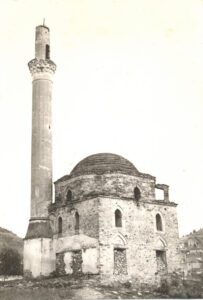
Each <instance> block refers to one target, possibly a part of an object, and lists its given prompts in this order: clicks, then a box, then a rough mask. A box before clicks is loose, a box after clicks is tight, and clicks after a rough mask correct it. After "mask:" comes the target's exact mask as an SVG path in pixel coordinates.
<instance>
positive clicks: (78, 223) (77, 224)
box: [75, 212, 80, 234]
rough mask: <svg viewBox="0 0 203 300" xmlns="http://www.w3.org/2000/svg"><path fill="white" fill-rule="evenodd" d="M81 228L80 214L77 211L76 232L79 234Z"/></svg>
mask: <svg viewBox="0 0 203 300" xmlns="http://www.w3.org/2000/svg"><path fill="white" fill-rule="evenodd" d="M79 229H80V216H79V213H78V212H76V213H75V234H79Z"/></svg>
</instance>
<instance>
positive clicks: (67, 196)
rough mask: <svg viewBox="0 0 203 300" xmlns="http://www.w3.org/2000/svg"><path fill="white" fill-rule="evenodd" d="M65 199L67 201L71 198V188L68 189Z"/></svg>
mask: <svg viewBox="0 0 203 300" xmlns="http://www.w3.org/2000/svg"><path fill="white" fill-rule="evenodd" d="M66 200H67V202H69V201H71V200H72V192H71V190H68V192H67V194H66Z"/></svg>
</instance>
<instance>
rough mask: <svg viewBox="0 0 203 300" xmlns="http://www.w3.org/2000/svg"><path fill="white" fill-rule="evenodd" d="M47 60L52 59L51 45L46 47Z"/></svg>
mask: <svg viewBox="0 0 203 300" xmlns="http://www.w3.org/2000/svg"><path fill="white" fill-rule="evenodd" d="M45 58H46V59H50V48H49V45H46V55H45Z"/></svg>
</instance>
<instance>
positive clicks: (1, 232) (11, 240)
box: [0, 227, 23, 256]
mask: <svg viewBox="0 0 203 300" xmlns="http://www.w3.org/2000/svg"><path fill="white" fill-rule="evenodd" d="M3 248H12V249H15V250H17V251H18V252H19V254H20V255H21V256H23V239H21V238H20V237H18V236H17V235H16V234H14V233H13V232H12V231H9V230H7V229H5V228H2V227H0V252H1V251H2V249H3Z"/></svg>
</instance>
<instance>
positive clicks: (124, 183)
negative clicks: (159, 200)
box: [55, 173, 155, 206]
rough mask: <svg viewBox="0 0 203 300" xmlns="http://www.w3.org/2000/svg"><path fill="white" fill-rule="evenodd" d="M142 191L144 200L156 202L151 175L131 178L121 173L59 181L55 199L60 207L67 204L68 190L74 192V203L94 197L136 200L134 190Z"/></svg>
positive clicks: (153, 181)
mask: <svg viewBox="0 0 203 300" xmlns="http://www.w3.org/2000/svg"><path fill="white" fill-rule="evenodd" d="M136 186H137V187H138V188H139V189H140V191H141V199H140V200H141V201H142V200H148V201H150V200H155V177H153V176H150V175H145V176H144V175H143V176H141V175H140V176H131V175H125V174H120V173H115V174H103V175H83V176H78V177H75V178H70V179H68V180H66V181H59V182H56V184H55V197H56V199H59V201H58V202H59V203H58V205H59V206H60V201H61V204H65V203H66V201H67V200H66V195H67V192H68V190H71V191H72V201H73V202H74V201H78V200H84V199H86V198H92V197H93V196H99V195H104V196H114V197H119V198H121V197H122V198H130V199H133V198H134V188H135V187H136Z"/></svg>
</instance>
